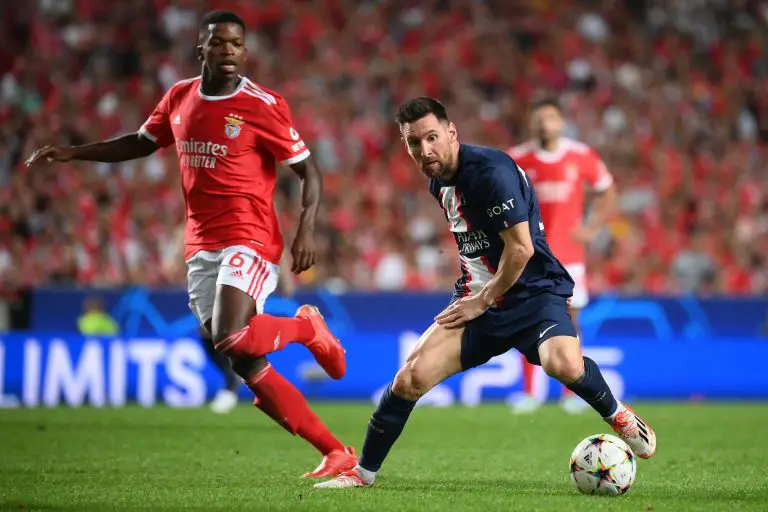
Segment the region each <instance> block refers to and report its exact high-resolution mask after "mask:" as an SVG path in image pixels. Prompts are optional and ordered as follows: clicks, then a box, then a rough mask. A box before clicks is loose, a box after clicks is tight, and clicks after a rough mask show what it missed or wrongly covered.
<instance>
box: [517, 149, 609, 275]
mask: <svg viewBox="0 0 768 512" xmlns="http://www.w3.org/2000/svg"><path fill="white" fill-rule="evenodd" d="M508 153H509V154H510V156H512V158H514V159H515V161H516V162H517V164H518V165H519V166H520V167H521V168H522V169H523V170H524V171H525V173H526V174H527V175H528V176H529V177H530V179H531V182H532V183H533V186H534V188H535V189H536V196H537V197H538V199H539V208H540V209H541V218H542V221H543V222H544V229H545V232H546V234H547V243H549V246H550V248H551V249H552V252H553V253H554V255H555V257H557V259H558V260H560V262H561V263H562V264H563V265H571V264H577V263H581V264H583V263H585V259H586V258H585V254H584V252H585V251H584V246H583V245H582V244H581V243H579V242H578V241H577V240H575V239H574V237H573V232H574V230H575V229H576V228H577V227H578V226H580V225H581V223H582V222H583V216H584V190H585V188H586V187H590V188H591V189H593V190H595V191H598V192H602V191H604V190H606V189H608V188H609V187H610V186H611V185H612V184H613V177H612V176H611V173H610V172H608V169H607V168H606V167H605V164H604V163H603V160H602V159H601V158H600V156H599V155H598V154H597V151H595V150H594V149H592V148H590V147H589V146H587V145H586V144H582V143H581V142H577V141H575V140H571V139H566V138H561V139H560V143H559V144H558V148H557V150H556V151H553V152H549V151H545V150H543V149H542V148H541V147H540V146H539V145H538V144H537V143H536V142H535V141H529V142H526V143H524V144H521V145H519V146H516V147H513V148H510V150H509V151H508Z"/></svg>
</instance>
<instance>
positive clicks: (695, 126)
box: [0, 0, 768, 293]
mask: <svg viewBox="0 0 768 512" xmlns="http://www.w3.org/2000/svg"><path fill="white" fill-rule="evenodd" d="M211 8H228V9H234V10H237V11H238V12H239V13H240V14H241V15H242V16H243V18H244V19H245V20H246V23H247V24H248V25H249V29H250V30H249V35H248V44H249V45H250V54H249V55H250V57H249V69H248V70H247V71H248V74H249V75H250V76H252V77H253V78H254V79H255V80H256V81H258V82H260V83H263V84H264V85H265V86H267V87H270V88H273V89H276V90H277V91H279V92H280V93H281V94H283V95H285V96H286V97H287V99H288V101H289V102H290V104H291V106H292V109H293V112H294V117H295V120H296V123H297V126H298V128H299V129H300V131H301V132H302V134H303V135H304V136H305V138H306V139H307V140H308V141H310V144H311V145H312V148H313V151H314V153H315V156H316V158H317V159H318V161H319V162H320V163H321V165H322V166H323V168H324V170H325V172H326V196H327V197H326V202H325V205H324V209H323V212H322V213H321V218H320V220H319V225H318V229H317V237H318V240H317V245H318V250H319V254H318V264H317V266H316V268H314V269H313V270H312V271H311V272H308V273H305V274H304V275H302V276H300V278H299V284H300V285H304V286H315V285H325V286H329V287H332V288H334V289H337V290H344V289H350V288H363V289H367V288H371V287H375V288H381V289H392V290H399V289H404V288H407V289H445V287H446V286H450V283H451V282H452V281H453V279H455V277H456V276H457V275H458V262H457V259H456V255H455V249H454V248H452V247H451V244H452V241H451V239H450V238H449V234H448V233H447V229H446V227H445V223H444V219H443V218H442V213H441V211H440V209H439V208H438V207H437V205H436V204H435V202H434V200H433V199H432V198H431V196H429V194H428V193H426V192H425V190H424V189H425V183H424V181H423V179H422V178H421V176H420V175H419V173H418V172H417V171H416V170H415V169H414V168H413V166H412V165H411V163H410V162H409V161H408V158H407V155H406V153H405V150H404V148H403V146H402V142H401V141H400V139H399V133H398V132H397V129H396V127H395V125H394V124H393V122H392V116H393V113H394V111H395V109H396V107H397V105H398V103H399V102H400V101H402V100H404V99H406V98H407V97H409V96H413V95H420V94H429V95H435V96H439V97H440V98H442V99H444V100H445V102H446V103H447V106H448V108H449V112H450V113H451V115H452V116H453V117H454V118H455V119H456V121H457V124H458V128H459V133H460V136H461V140H462V141H466V142H475V143H481V144H487V145H492V146H496V147H501V148H505V147H509V146H510V145H512V144H514V143H516V142H519V141H520V140H521V139H522V138H523V137H525V135H526V134H525V127H526V124H527V123H526V118H527V114H528V112H527V109H526V105H527V104H529V103H530V102H531V101H532V100H533V99H535V98H536V97H538V96H539V95H541V94H558V95H559V96H560V97H561V100H562V104H563V107H564V109H565V113H566V114H567V116H568V119H569V123H568V135H569V136H572V137H575V138H578V139H581V140H583V141H584V142H586V143H588V144H590V145H592V146H594V147H596V148H597V149H599V150H600V152H601V154H602V156H603V157H604V160H605V161H606V162H607V164H608V166H609V167H610V169H611V170H612V172H613V173H614V175H615V177H616V180H617V184H618V188H619V191H620V193H621V199H620V201H621V202H620V204H621V210H620V212H619V213H618V214H617V215H616V217H615V218H614V219H612V222H611V229H610V232H608V233H605V234H604V235H603V236H601V238H600V239H599V240H597V241H596V243H595V244H593V246H592V247H591V248H590V253H589V256H588V257H589V265H590V267H591V271H590V274H591V275H592V276H594V278H593V279H592V281H591V287H592V289H593V290H592V291H593V292H595V293H598V292H604V291H614V292H619V293H644V292H654V293H681V292H685V291H695V292H701V293H766V292H768V270H767V269H766V266H767V265H766V259H765V258H766V256H765V255H766V254H768V164H767V163H766V162H768V158H767V157H768V151H767V148H768V55H766V52H767V51H768V27H767V26H766V25H767V24H768V9H766V7H765V5H764V2H759V1H756V0H729V1H726V0H678V1H676V2H667V1H663V0H644V1H635V0H614V1H604V2H587V1H579V0H566V1H553V0H537V1H533V0H531V1H524V0H487V1H485V2H475V1H471V0H446V1H432V0H428V1H424V2H417V3H408V2H398V1H395V0H381V1H362V2H360V1H356V0H304V1H298V0H295V1H285V2H266V3H263V2H252V1H246V0H237V1H227V2H224V1H217V0H177V1H172V0H126V1H123V2H117V3H110V2H106V3H105V2H101V3H99V2H94V1H91V0H83V1H78V2H73V1H61V2H55V1H47V0H40V1H37V2H2V4H1V5H0V20H1V21H0V205H1V206H0V226H2V229H0V288H4V289H18V288H21V287H24V286H27V285H39V284H71V283H75V282H77V283H82V284H86V285H106V286H113V285H114V286H117V285H124V284H128V283H139V284H146V285H154V286H158V285H166V284H176V283H179V282H183V279H184V277H183V272H180V271H179V269H178V268H177V266H175V265H169V264H168V258H169V255H170V254H172V253H173V246H174V242H173V240H174V234H175V229H176V226H177V225H178V224H179V223H180V222H183V219H184V200H183V198H182V197H181V192H180V190H179V176H178V168H177V164H176V158H175V155H174V153H173V148H170V150H163V151H160V152H158V153H157V154H155V155H153V156H152V157H150V158H148V159H146V160H143V161H137V162H128V163H124V164H117V165H109V164H89V163H83V162H74V163H71V164H67V165H57V166H55V167H52V168H50V169H42V170H40V169H38V170H35V171H34V172H28V171H27V170H26V169H25V168H24V167H23V165H22V162H23V157H24V156H25V155H28V154H29V153H30V152H31V150H33V149H34V148H35V147H37V146H40V145H42V144H47V143H61V144H79V143H83V142H85V141H91V140H96V139H99V138H104V137H109V136H113V135H116V134H119V133H124V132H128V131H134V130H136V129H137V127H138V126H140V124H141V123H142V121H143V120H144V119H145V117H146V116H147V115H148V113H149V112H151V110H152V108H153V106H154V105H155V103H156V102H157V101H158V100H159V99H160V97H161V96H162V93H163V91H164V90H165V89H167V88H168V87H170V86H171V85H172V84H173V83H174V82H176V81H177V80H179V79H182V78H185V77H190V76H195V75H197V74H198V73H199V64H198V63H197V62H196V60H195V56H194V48H195V45H196V39H197V28H196V27H197V20H198V19H199V16H200V15H201V14H202V13H203V12H205V11H206V10H208V9H211ZM125 20H132V22H131V23H130V24H126V23H125V22H124V21H125ZM298 194H299V189H298V187H297V186H296V184H295V182H293V181H292V180H289V179H281V180H280V182H279V183H278V187H277V197H276V201H277V202H278V204H279V205H281V208H280V209H281V211H284V212H285V214H284V215H283V217H284V218H282V219H281V224H282V226H283V230H284V232H285V233H286V234H287V235H289V236H290V234H292V233H293V231H294V230H295V225H296V215H295V213H296V212H297V211H298V208H296V202H297V197H298ZM159 212H161V213H160V214H158V213H159ZM692 232H696V233H705V234H706V235H702V236H697V237H694V239H695V240H693V241H692V242H691V241H689V238H690V235H689V234H690V233H692ZM689 246H690V247H691V249H688V247H689ZM681 251H682V252H681Z"/></svg>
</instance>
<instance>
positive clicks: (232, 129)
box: [224, 114, 245, 139]
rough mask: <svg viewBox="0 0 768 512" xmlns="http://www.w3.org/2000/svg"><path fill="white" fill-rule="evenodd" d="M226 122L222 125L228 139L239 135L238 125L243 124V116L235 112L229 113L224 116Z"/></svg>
mask: <svg viewBox="0 0 768 512" xmlns="http://www.w3.org/2000/svg"><path fill="white" fill-rule="evenodd" d="M224 120H225V121H226V122H227V124H226V125H225V126H224V134H225V135H226V136H227V137H229V138H230V139H236V138H237V137H238V136H239V135H240V131H241V128H240V125H241V124H243V123H244V122H245V121H243V118H242V117H241V116H238V115H237V114H229V115H228V116H226V117H225V118H224Z"/></svg>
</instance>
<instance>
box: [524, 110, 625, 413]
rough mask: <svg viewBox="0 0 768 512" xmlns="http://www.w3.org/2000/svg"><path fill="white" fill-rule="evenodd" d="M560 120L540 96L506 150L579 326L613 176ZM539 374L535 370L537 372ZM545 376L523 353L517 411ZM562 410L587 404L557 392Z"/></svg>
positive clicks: (539, 392)
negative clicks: (526, 184)
mask: <svg viewBox="0 0 768 512" xmlns="http://www.w3.org/2000/svg"><path fill="white" fill-rule="evenodd" d="M564 128H565V121H564V119H563V115H562V110H561V109H560V106H559V104H558V103H557V102H556V101H555V100H552V99H544V100H541V101H539V102H537V103H536V104H534V106H533V110H532V112H531V126H530V129H531V135H532V137H533V138H532V139H531V140H529V141H527V142H525V143H523V144H521V145H519V146H516V147H513V148H511V149H510V150H509V154H510V155H511V156H512V157H513V158H514V159H515V160H516V161H517V163H518V165H519V166H520V167H522V168H523V169H524V170H525V172H526V173H527V174H528V176H529V177H530V179H531V181H532V182H533V184H534V188H535V189H536V195H537V196H538V199H539V205H540V208H541V217H542V220H543V222H544V229H545V232H546V234H547V235H546V236H547V242H548V243H549V246H550V247H551V248H552V252H553V253H554V255H555V256H556V257H557V258H558V259H559V260H560V261H561V262H562V263H563V265H564V266H565V268H566V269H567V270H568V273H570V274H571V277H573V280H574V283H575V286H574V289H573V297H572V298H571V302H570V311H571V318H572V319H573V324H574V325H575V326H576V328H577V329H579V313H580V311H581V309H582V308H584V307H585V306H586V305H587V304H588V303H589V293H588V291H587V274H586V254H585V253H586V249H585V246H588V245H589V244H590V243H591V242H592V240H594V238H595V236H597V234H598V233H599V232H600V230H601V229H602V228H603V227H604V225H605V223H606V221H607V218H608V216H609V215H610V213H611V211H612V210H613V209H614V207H615V204H616V189H615V186H614V184H613V177H612V176H611V174H610V172H608V169H607V168H606V166H605V164H604V163H603V160H602V159H601V158H600V155H598V154H597V152H596V151H595V150H594V149H592V148H590V147H589V146H587V145H585V144H582V143H581V142H577V141H575V140H572V139H569V138H566V137H563V136H562V134H563V130H564ZM587 190H589V191H591V192H593V193H594V194H595V197H594V199H593V200H592V201H591V204H590V212H589V216H588V218H586V219H585V217H584V210H585V206H586V205H585V199H586V198H585V192H586V191H587ZM537 373H540V375H537ZM547 384H548V382H547V377H546V375H544V374H543V373H542V372H537V371H536V367H535V366H533V365H531V364H530V363H528V361H526V360H525V358H523V386H524V393H523V395H522V396H520V397H518V399H516V400H514V401H513V404H512V407H513V411H515V412H518V413H525V412H532V411H534V410H536V409H537V408H538V407H539V406H540V405H541V403H542V401H543V400H544V399H545V398H546V391H547ZM561 404H562V405H563V407H564V409H565V410H566V411H568V412H572V413H577V412H580V411H582V410H586V409H587V408H588V406H587V404H586V403H585V402H584V401H583V400H581V399H580V398H578V397H577V396H575V395H574V394H573V393H570V392H569V391H568V390H567V389H564V391H563V399H562V401H561Z"/></svg>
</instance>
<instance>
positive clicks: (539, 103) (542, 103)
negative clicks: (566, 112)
mask: <svg viewBox="0 0 768 512" xmlns="http://www.w3.org/2000/svg"><path fill="white" fill-rule="evenodd" d="M542 107H554V108H555V109H557V111H558V112H562V111H563V109H562V108H561V107H560V102H559V101H557V100H556V99H555V98H550V97H544V98H541V99H539V100H536V101H534V102H533V105H531V112H534V111H536V110H539V109H540V108H542Z"/></svg>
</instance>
